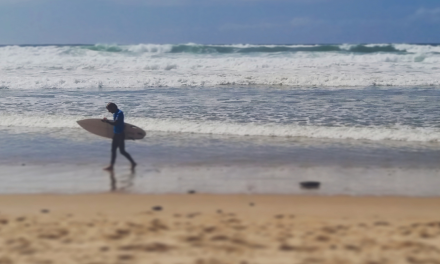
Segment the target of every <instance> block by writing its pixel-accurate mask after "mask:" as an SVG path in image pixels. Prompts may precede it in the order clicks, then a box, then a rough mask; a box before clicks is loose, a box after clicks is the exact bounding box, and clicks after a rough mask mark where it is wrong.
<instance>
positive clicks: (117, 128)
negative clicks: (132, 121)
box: [111, 109, 134, 165]
mask: <svg viewBox="0 0 440 264" xmlns="http://www.w3.org/2000/svg"><path fill="white" fill-rule="evenodd" d="M112 125H113V126H114V127H113V132H114V135H113V141H112V161H111V164H112V165H114V164H115V160H116V150H117V149H118V148H119V152H121V154H122V155H124V156H125V157H126V158H127V159H128V160H129V161H130V162H131V164H134V160H133V159H132V158H131V156H130V154H128V153H127V152H126V151H125V133H124V128H125V124H124V112H122V111H121V110H119V109H118V110H117V111H116V112H115V113H114V114H113V124H112Z"/></svg>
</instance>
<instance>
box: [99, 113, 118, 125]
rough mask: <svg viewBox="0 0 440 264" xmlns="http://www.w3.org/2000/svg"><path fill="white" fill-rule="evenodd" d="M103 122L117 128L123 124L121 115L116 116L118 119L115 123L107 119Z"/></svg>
mask: <svg viewBox="0 0 440 264" xmlns="http://www.w3.org/2000/svg"><path fill="white" fill-rule="evenodd" d="M101 121H102V122H105V123H107V124H110V125H112V126H116V125H118V124H119V123H120V122H121V119H120V118H119V115H116V119H115V120H114V121H111V120H108V119H107V118H106V117H104V118H103V119H102V120H101Z"/></svg>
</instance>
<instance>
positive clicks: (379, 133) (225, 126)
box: [0, 114, 440, 142]
mask: <svg viewBox="0 0 440 264" xmlns="http://www.w3.org/2000/svg"><path fill="white" fill-rule="evenodd" d="M0 117H1V118H0V127H15V128H17V127H21V128H79V126H78V125H77V123H76V121H77V120H81V119H84V118H90V117H82V116H62V115H59V116H55V115H46V116H39V117H36V118H34V117H30V116H26V115H10V114H2V115H1V116H0ZM95 118H99V117H97V116H96V117H95ZM126 121H127V122H128V123H133V124H136V125H137V126H139V127H141V128H143V129H145V130H146V131H156V132H170V133H200V134H215V135H231V136H269V137H305V138H317V139H354V140H396V141H411V142H440V129H438V128H410V127H405V126H398V125H395V126H392V127H325V126H300V125H293V124H292V125H280V124H255V123H228V122H214V121H187V120H181V119H153V118H140V117H135V118H130V119H128V120H126Z"/></svg>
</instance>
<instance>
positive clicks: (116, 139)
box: [104, 134, 119, 171]
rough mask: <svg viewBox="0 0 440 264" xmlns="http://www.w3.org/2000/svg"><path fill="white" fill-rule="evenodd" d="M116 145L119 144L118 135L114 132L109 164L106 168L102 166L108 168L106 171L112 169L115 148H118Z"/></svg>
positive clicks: (114, 159)
mask: <svg viewBox="0 0 440 264" xmlns="http://www.w3.org/2000/svg"><path fill="white" fill-rule="evenodd" d="M118 145H119V139H118V135H117V134H115V135H114V136H113V139H112V149H111V161H110V166H108V167H107V168H104V170H108V171H111V170H113V165H115V161H116V150H117V149H118Z"/></svg>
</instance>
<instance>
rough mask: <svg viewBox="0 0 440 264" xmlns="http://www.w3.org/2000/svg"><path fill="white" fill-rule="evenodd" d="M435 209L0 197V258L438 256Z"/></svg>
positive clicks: (202, 198) (249, 198) (368, 201)
mask: <svg viewBox="0 0 440 264" xmlns="http://www.w3.org/2000/svg"><path fill="white" fill-rule="evenodd" d="M153 208H156V209H157V210H154V209H153ZM159 209H161V210H159ZM439 209H440V198H404V197H322V196H321V197H318V196H312V197H307V196H273V195H270V196H269V195H255V196H254V195H199V194H194V195H190V194H188V195H133V194H95V195H3V196H0V264H10V263H35V264H49V263H62V264H64V263H66V264H69V263H88V264H98V263H102V264H111V263H152V264H154V263H158V264H159V263H164V264H167V263H173V264H178V263H182V264H184V263H194V264H229V263H230V264H233V263H237V264H245V263H248V264H250V263H262V264H263V263H268V264H269V263H270V264H276V263H335V264H344V263H362V264H379V263H410V264H437V263H440V210H439Z"/></svg>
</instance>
